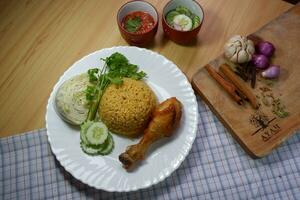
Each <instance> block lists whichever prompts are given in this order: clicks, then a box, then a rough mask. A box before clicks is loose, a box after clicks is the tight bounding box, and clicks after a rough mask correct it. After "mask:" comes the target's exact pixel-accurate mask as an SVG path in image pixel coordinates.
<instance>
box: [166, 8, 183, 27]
mask: <svg viewBox="0 0 300 200" xmlns="http://www.w3.org/2000/svg"><path fill="white" fill-rule="evenodd" d="M176 15H180V13H179V12H177V11H175V10H173V11H170V12H168V14H167V15H166V20H167V23H168V24H169V25H170V26H173V19H174V17H175V16H176Z"/></svg>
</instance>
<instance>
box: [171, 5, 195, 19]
mask: <svg viewBox="0 0 300 200" xmlns="http://www.w3.org/2000/svg"><path fill="white" fill-rule="evenodd" d="M175 10H176V11H177V12H178V13H179V14H184V15H186V16H188V17H190V18H191V17H192V15H193V13H192V12H191V11H190V10H189V9H188V8H186V7H184V6H178V7H177V8H176V9H175Z"/></svg>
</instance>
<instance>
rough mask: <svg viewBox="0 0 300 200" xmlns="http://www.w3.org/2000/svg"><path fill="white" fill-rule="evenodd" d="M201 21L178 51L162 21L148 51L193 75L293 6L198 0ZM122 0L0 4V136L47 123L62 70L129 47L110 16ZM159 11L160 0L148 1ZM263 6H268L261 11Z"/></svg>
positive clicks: (277, 1)
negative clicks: (230, 42) (228, 43)
mask: <svg viewBox="0 0 300 200" xmlns="http://www.w3.org/2000/svg"><path fill="white" fill-rule="evenodd" d="M198 1H199V2H200V4H201V5H202V6H203V8H204V12H205V19H204V24H203V26H202V28H201V30H200V33H199V36H198V41H197V43H196V44H194V45H191V46H180V45H177V44H175V43H173V42H172V41H169V40H167V39H165V38H164V37H163V33H162V28H161V23H160V24H159V31H158V33H157V35H156V38H155V42H154V43H153V44H152V45H151V46H149V49H152V50H154V51H157V52H159V53H161V54H162V55H164V56H166V57H167V58H169V59H170V60H172V61H173V62H174V63H176V64H177V65H178V66H179V67H180V68H181V70H182V71H183V72H184V73H185V74H186V75H187V76H188V78H189V79H191V77H192V75H193V74H194V73H195V72H196V71H198V70H199V68H200V67H201V66H203V65H204V64H205V63H207V62H208V61H209V60H211V59H213V58H215V57H216V56H217V55H219V54H220V53H221V51H222V46H223V44H224V42H225V40H226V39H227V38H228V37H230V36H231V35H232V34H243V35H245V34H248V33H251V32H254V31H255V30H257V29H258V28H259V27H261V26H262V25H264V24H266V23H267V22H268V21H270V20H271V19H273V18H275V17H277V16H278V15H280V14H281V13H282V12H284V11H286V10H287V9H289V8H290V7H291V6H292V5H291V4H288V3H286V2H283V1H281V0H264V1H260V0H243V1H240V0H215V1H212V0H198ZM124 2H125V1H123V0H122V1H120V0H110V1H104V0H102V1H99V0H89V1H85V0H64V1H59V0H42V1H41V0H2V1H0V46H1V48H0V74H1V76H0V93H1V97H0V116H1V117H0V136H1V137H4V136H8V135H13V134H17V133H21V132H24V131H29V130H32V129H37V128H42V127H44V126H45V122H44V116H45V109H46V103H47V99H48V97H49V95H50V92H51V90H52V87H53V86H54V84H55V83H56V81H57V80H58V78H59V77H60V76H61V75H62V73H63V72H64V71H65V70H66V69H67V68H68V67H69V66H70V65H71V64H72V63H74V62H75V61H76V60H78V59H80V58H81V57H83V56H84V55H86V54H89V53H91V52H93V51H96V50H99V49H102V48H106V47H111V46H117V45H127V44H126V42H125V41H124V40H123V39H122V37H121V36H120V34H119V31H118V28H117V24H116V13H117V10H118V8H119V7H120V6H121V5H122V4H123V3H124ZM149 2H151V3H152V4H153V5H154V6H155V7H156V8H157V10H158V12H159V14H160V15H161V13H162V8H163V6H164V5H165V4H166V2H167V1H166V0H149ZM266 5H268V6H266Z"/></svg>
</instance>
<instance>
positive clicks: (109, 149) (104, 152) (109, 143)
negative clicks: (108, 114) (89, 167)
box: [99, 133, 115, 156]
mask: <svg viewBox="0 0 300 200" xmlns="http://www.w3.org/2000/svg"><path fill="white" fill-rule="evenodd" d="M105 144H106V145H105V147H104V148H102V149H101V150H100V151H99V154H100V155H103V156H104V155H107V154H110V153H111V152H112V150H113V148H114V146H115V144H114V140H113V137H112V135H111V134H110V133H108V137H107V141H105Z"/></svg>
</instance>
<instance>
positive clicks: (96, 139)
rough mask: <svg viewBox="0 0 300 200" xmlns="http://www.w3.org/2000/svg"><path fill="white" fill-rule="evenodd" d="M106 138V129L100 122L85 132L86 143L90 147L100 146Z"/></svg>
mask: <svg viewBox="0 0 300 200" xmlns="http://www.w3.org/2000/svg"><path fill="white" fill-rule="evenodd" d="M107 136H108V129H107V127H106V126H105V124H104V123H102V122H95V123H93V124H92V125H91V126H90V127H89V128H88V130H87V132H86V139H87V142H88V143H89V144H91V145H101V144H103V143H104V142H105V140H106V139H107Z"/></svg>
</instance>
